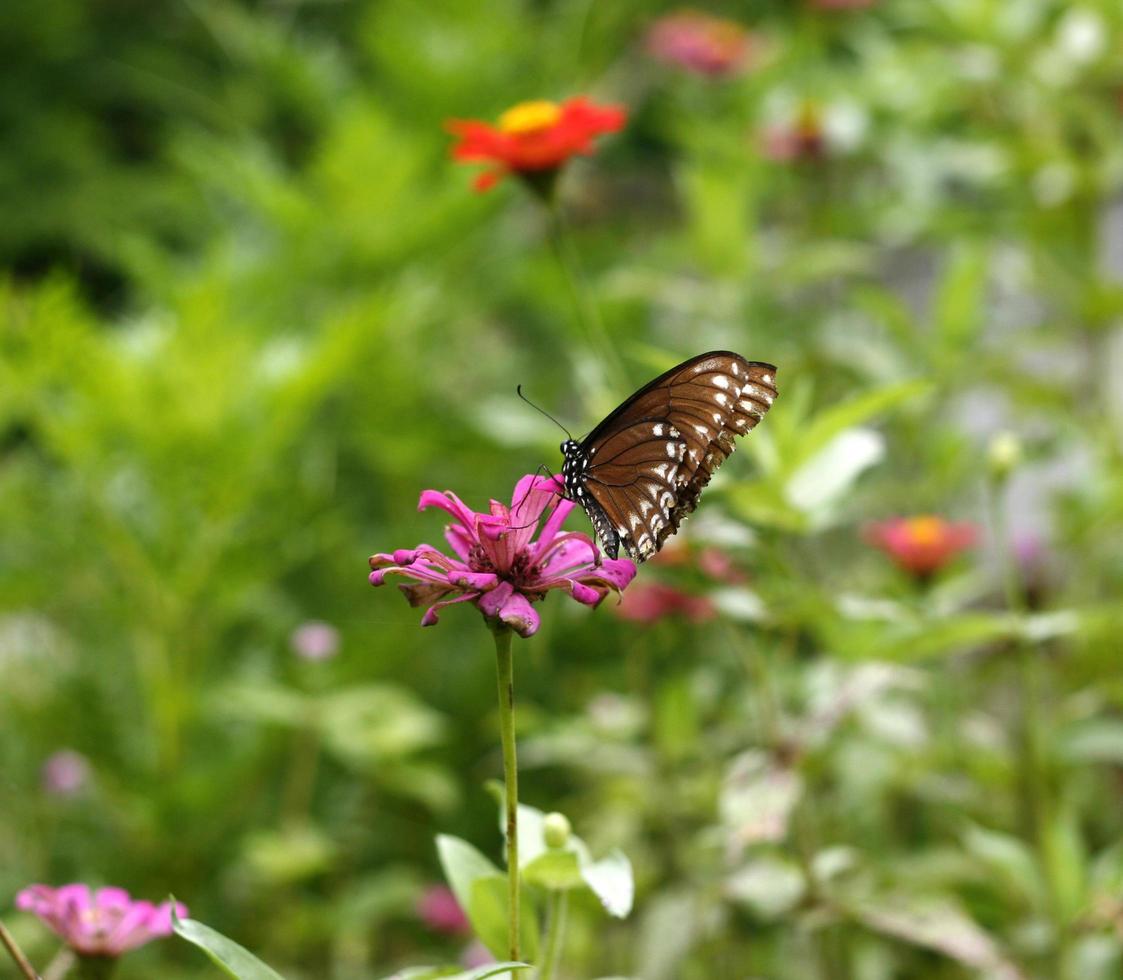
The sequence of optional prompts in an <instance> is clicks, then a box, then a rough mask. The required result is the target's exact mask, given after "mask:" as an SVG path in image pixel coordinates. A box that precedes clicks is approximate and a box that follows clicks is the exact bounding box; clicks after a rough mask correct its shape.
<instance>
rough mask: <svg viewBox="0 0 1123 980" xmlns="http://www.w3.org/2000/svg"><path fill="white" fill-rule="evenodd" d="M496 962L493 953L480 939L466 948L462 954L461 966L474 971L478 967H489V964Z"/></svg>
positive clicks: (474, 940)
mask: <svg viewBox="0 0 1123 980" xmlns="http://www.w3.org/2000/svg"><path fill="white" fill-rule="evenodd" d="M494 962H495V957H494V956H492V955H491V951H490V950H489V949H488V948H487V947H486V946H485V945H484V944H483V943H481V942H480V941H479V940H478V939H473V940H472V942H470V943H469V944H468V945H467V946H465V947H464V952H463V953H461V954H460V965H461V966H465V967H467V968H468V969H469V970H474V969H475V968H476V967H478V966H487V965H488V963H494Z"/></svg>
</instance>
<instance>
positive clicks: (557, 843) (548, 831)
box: [542, 813, 573, 851]
mask: <svg viewBox="0 0 1123 980" xmlns="http://www.w3.org/2000/svg"><path fill="white" fill-rule="evenodd" d="M572 831H573V828H572V827H570V825H569V820H567V819H566V816H565V814H564V813H547V814H546V816H545V818H543V820H542V833H543V836H545V838H546V846H547V847H548V848H550V849H551V850H553V851H556V850H559V849H560V848H563V847H565V845H566V844H568V843H569V835H570V834H571V833H572Z"/></svg>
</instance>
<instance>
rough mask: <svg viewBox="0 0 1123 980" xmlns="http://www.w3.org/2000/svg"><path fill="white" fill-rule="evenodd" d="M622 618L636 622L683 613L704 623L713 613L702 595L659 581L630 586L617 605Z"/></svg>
mask: <svg viewBox="0 0 1123 980" xmlns="http://www.w3.org/2000/svg"><path fill="white" fill-rule="evenodd" d="M616 615H617V616H619V617H620V618H621V619H627V620H631V621H632V622H636V623H655V622H658V621H659V620H660V619H664V618H665V617H667V616H683V617H684V618H686V619H688V620H690V621H691V622H692V623H703V622H706V621H707V620H710V619H713V618H714V616H715V615H716V611H715V609H714V605H713V603H712V602H710V600H709V599H707V598H706V597H705V596H696V595H690V594H689V593H686V592H682V591H681V590H679V589H676V588H674V587H673V586H670V585H663V584H662V583H660V582H650V583H647V582H645V583H643V584H641V585H636V586H633V587H632V588H631V589H629V590H628V592H627V593H625V595H624V597H623V598H622V599H621V600H620V604H619V605H618V606H617V607H616Z"/></svg>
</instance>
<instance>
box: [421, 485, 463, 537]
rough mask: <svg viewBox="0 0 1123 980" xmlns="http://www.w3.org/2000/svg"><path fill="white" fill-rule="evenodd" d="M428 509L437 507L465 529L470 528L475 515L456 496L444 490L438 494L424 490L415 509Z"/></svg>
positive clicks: (437, 492) (434, 491) (435, 491)
mask: <svg viewBox="0 0 1123 980" xmlns="http://www.w3.org/2000/svg"><path fill="white" fill-rule="evenodd" d="M428 507H439V508H440V509H441V510H443V511H447V512H448V513H449V514H451V515H452V516H453V517H455V518H456V519H457V520H458V521H460V523H461V524H463V525H464V526H465V527H468V528H470V527H472V526H473V523H474V522H475V518H476V514H475V511H473V510H472V509H471V508H470V507H468V506H467V505H466V504H465V503H464V501H462V500H461V499H460V498H459V497H458V496H456V494H454V493H452V492H451V491H448V490H446V491H445V492H444V493H440V492H439V491H437V490H425V491H424V492H423V493H422V494H421V498H420V499H419V500H418V501H417V509H418V510H425V509H426V508H428Z"/></svg>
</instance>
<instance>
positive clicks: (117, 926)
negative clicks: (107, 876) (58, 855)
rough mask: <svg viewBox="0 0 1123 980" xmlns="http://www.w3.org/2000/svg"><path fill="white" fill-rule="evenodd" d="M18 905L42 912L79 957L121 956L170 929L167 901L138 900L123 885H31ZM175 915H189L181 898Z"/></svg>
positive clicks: (50, 925) (20, 898)
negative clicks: (121, 886)
mask: <svg viewBox="0 0 1123 980" xmlns="http://www.w3.org/2000/svg"><path fill="white" fill-rule="evenodd" d="M16 908H18V909H21V910H23V911H24V912H32V913H34V914H35V915H37V916H39V918H40V919H42V920H43V922H44V923H45V924H46V925H47V926H48V927H50V928H51V929H52V930H54V931H55V932H56V933H58V935H60V936H61V937H62V938H63V939H64V940H65V941H66V943H67V945H68V946H70V948H71V949H73V950H74V952H76V953H78V954H79V955H81V956H120V955H121V954H122V953H126V952H128V951H129V950H130V949H136V948H137V947H138V946H143V945H144V944H145V943H147V942H149V941H150V940H152V939H158V938H160V937H162V936H170V935H171V932H172V909H171V904H170V903H169V902H163V903H161V904H160V905H153V904H152V903H151V902H142V901H135V900H134V899H132V898H131V897H130V896H129V893H128V892H127V891H125V890H124V889H123V888H99V889H98V890H97V891H96V892H94V891H91V890H90V888H89V886H87V885H81V884H76V885H63V886H61V887H60V888H51V887H49V886H48V885H31V886H30V887H29V888H25V889H24V890H23V891H21V892H20V893H19V894H18V895H17V896H16ZM176 914H177V915H179V916H180V917H183V916H186V915H187V908H186V906H184V905H180V904H178V903H177V904H176Z"/></svg>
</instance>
